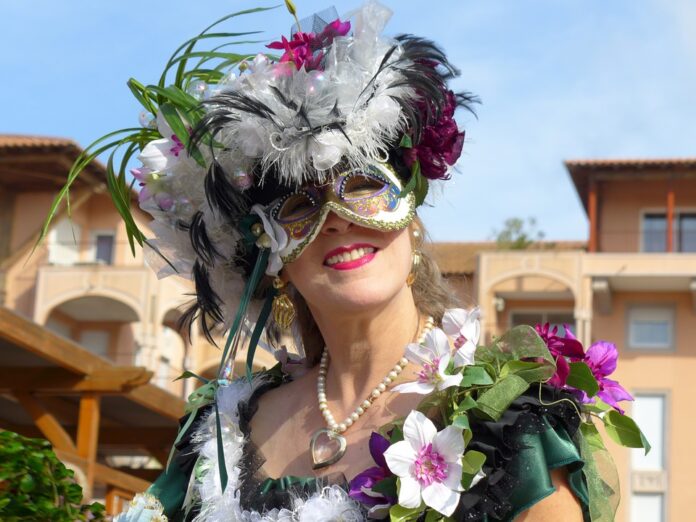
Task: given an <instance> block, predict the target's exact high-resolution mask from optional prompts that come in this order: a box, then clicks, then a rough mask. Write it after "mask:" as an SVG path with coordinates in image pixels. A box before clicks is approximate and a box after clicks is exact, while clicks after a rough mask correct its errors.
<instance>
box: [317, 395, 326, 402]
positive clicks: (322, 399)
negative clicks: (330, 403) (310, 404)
mask: <svg viewBox="0 0 696 522" xmlns="http://www.w3.org/2000/svg"><path fill="white" fill-rule="evenodd" d="M317 398H318V399H319V402H322V401H323V402H326V394H325V393H317Z"/></svg>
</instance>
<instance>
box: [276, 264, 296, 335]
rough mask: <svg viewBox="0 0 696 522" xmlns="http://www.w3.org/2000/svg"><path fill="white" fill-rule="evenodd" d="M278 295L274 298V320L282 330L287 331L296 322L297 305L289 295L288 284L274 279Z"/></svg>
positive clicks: (278, 278) (279, 279) (277, 278)
mask: <svg viewBox="0 0 696 522" xmlns="http://www.w3.org/2000/svg"><path fill="white" fill-rule="evenodd" d="M273 288H275V290H276V295H275V297H274V298H273V304H272V310H273V319H274V320H275V322H276V323H277V324H278V326H280V327H281V328H282V329H284V330H287V329H288V328H290V325H292V322H293V321H294V320H295V315H296V312H295V305H294V304H293V303H292V300H291V299H290V296H289V295H288V293H287V284H286V283H285V281H283V280H282V279H281V278H280V277H275V278H274V279H273Z"/></svg>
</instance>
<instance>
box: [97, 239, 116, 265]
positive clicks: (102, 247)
mask: <svg viewBox="0 0 696 522" xmlns="http://www.w3.org/2000/svg"><path fill="white" fill-rule="evenodd" d="M94 244H95V253H94V260H95V261H97V262H99V263H104V264H105V265H110V264H112V263H113V256H114V235H113V234H97V235H96V236H94Z"/></svg>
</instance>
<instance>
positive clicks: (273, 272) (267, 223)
mask: <svg viewBox="0 0 696 522" xmlns="http://www.w3.org/2000/svg"><path fill="white" fill-rule="evenodd" d="M251 212H252V213H253V214H256V215H258V216H259V217H260V218H261V223H263V231H264V232H265V233H266V234H267V235H268V237H270V238H271V255H270V257H269V258H268V268H266V274H268V275H270V276H277V275H278V272H280V270H281V269H282V268H283V260H282V259H281V258H280V252H281V251H283V250H284V249H285V247H287V246H288V234H287V233H286V232H285V230H283V227H281V226H280V225H279V224H277V223H276V222H275V221H273V220H271V219H270V218H269V217H268V216H267V215H266V211H265V209H264V207H263V206H262V205H259V204H258V203H257V204H256V205H254V206H253V207H251Z"/></svg>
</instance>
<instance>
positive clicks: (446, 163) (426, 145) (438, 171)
mask: <svg viewBox="0 0 696 522" xmlns="http://www.w3.org/2000/svg"><path fill="white" fill-rule="evenodd" d="M444 95H445V103H444V105H443V107H442V113H441V114H440V118H439V119H438V120H437V121H436V122H435V123H433V124H432V125H427V126H426V127H425V128H424V129H423V133H422V136H421V139H420V141H419V142H418V143H416V144H414V145H413V147H411V148H407V149H404V152H403V158H404V162H405V163H406V165H407V166H408V167H411V166H412V165H413V164H414V163H415V162H416V161H418V162H419V163H420V170H421V173H422V174H423V176H425V177H426V178H428V179H448V178H449V174H448V170H449V167H451V166H452V165H454V164H455V163H456V162H457V160H458V159H459V156H461V154H462V148H463V147H464V131H460V130H459V128H458V127H457V122H456V121H455V120H454V111H455V109H456V108H457V97H456V96H455V94H454V93H453V92H452V91H446V92H445V93H444ZM426 103H428V102H427V100H422V101H420V102H419V104H418V105H419V110H420V112H421V113H422V114H425V113H426V112H427V106H426Z"/></svg>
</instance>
